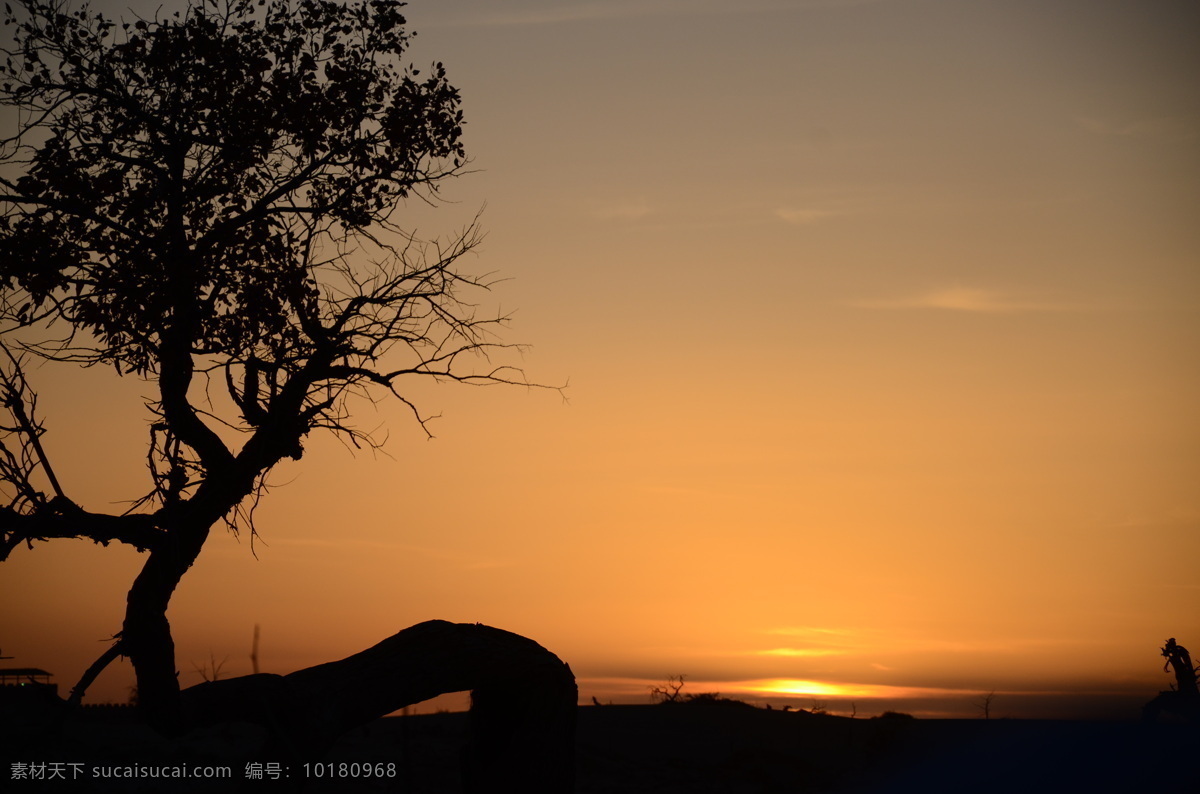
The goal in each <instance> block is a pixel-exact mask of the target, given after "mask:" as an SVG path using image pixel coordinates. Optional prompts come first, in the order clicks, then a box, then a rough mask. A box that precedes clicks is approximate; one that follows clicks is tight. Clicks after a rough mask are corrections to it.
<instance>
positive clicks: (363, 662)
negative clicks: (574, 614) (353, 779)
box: [183, 620, 578, 794]
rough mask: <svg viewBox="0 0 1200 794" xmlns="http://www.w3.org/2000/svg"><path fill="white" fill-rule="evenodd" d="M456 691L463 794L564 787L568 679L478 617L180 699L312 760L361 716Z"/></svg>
mask: <svg viewBox="0 0 1200 794" xmlns="http://www.w3.org/2000/svg"><path fill="white" fill-rule="evenodd" d="M463 691H470V692H471V693H472V697H471V714H470V725H471V735H470V738H469V744H468V747H467V754H466V758H465V760H464V763H465V768H464V770H463V771H464V781H465V783H466V790H467V791H468V792H475V791H509V790H512V791H523V792H546V793H547V794H549V793H550V792H568V791H571V790H572V788H573V785H574V734H575V731H574V727H575V703H576V700H577V697H578V690H577V688H576V685H575V676H574V675H573V674H572V673H571V669H570V668H569V667H568V666H567V665H566V664H564V663H563V662H562V661H561V660H559V658H558V657H557V656H555V655H554V654H552V653H550V652H549V651H547V650H546V649H545V648H543V647H542V646H540V645H538V644H537V643H536V642H534V641H533V640H530V639H528V638H526V637H522V636H520V635H517V634H513V633H511V632H507V631H502V630H500V629H495V628H491V627H490V626H484V625H482V624H478V623H474V624H472V623H448V622H446V621H442V620H431V621H428V622H426V623H419V624H417V625H416V626H412V627H411V628H407V629H404V630H403V631H401V632H399V633H397V634H395V635H393V636H391V637H388V638H387V639H386V640H384V641H383V642H381V643H379V644H378V645H375V646H374V647H371V648H368V649H367V650H365V651H362V652H360V653H356V654H354V655H353V656H348V657H346V658H345V659H342V660H341V661H337V662H329V663H327V664H321V665H317V666H316V667H309V668H307V669H304V670H298V671H297V672H295V673H292V674H290V675H286V676H278V675H267V674H259V675H251V676H244V677H242V678H231V679H227V680H221V681H213V682H209V683H205V684H200V685H199V686H195V687H192V688H190V689H187V690H185V691H184V692H183V699H184V709H185V714H186V719H187V720H188V721H189V723H191V724H192V725H204V724H212V723H216V722H227V721H247V722H255V723H258V724H260V725H264V726H265V727H266V728H267V729H268V730H269V731H270V732H271V733H272V735H274V736H276V737H279V739H280V740H281V741H282V743H283V744H285V745H287V746H290V748H291V749H292V751H293V752H294V753H296V754H299V755H303V756H308V757H314V756H318V755H319V754H321V753H323V752H324V751H325V750H326V749H327V748H328V747H329V746H330V745H332V743H333V742H334V741H335V740H336V739H337V738H338V737H340V736H341V735H343V734H344V733H346V732H347V731H349V730H350V729H352V728H354V727H357V726H359V725H362V724H363V723H366V722H369V721H370V720H373V719H376V718H378V717H381V716H383V715H385V714H390V713H391V712H393V711H396V710H398V709H401V708H403V707H405V706H408V705H411V704H413V703H419V702H421V701H424V700H428V699H430V698H432V697H435V696H437V695H441V694H445V693H447V692H463Z"/></svg>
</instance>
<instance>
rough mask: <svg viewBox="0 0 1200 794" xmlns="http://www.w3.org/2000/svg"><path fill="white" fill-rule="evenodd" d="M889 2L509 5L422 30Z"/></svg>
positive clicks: (688, 0)
mask: <svg viewBox="0 0 1200 794" xmlns="http://www.w3.org/2000/svg"><path fill="white" fill-rule="evenodd" d="M888 1H889V0H757V2H755V1H754V0H747V1H746V2H742V3H727V2H717V0H706V1H705V0H701V1H699V2H698V1H697V0H607V2H605V1H604V0H597V1H596V2H585V3H571V4H562V3H558V4H549V3H542V4H537V3H535V4H528V5H526V6H525V7H523V8H513V7H512V6H511V5H509V6H508V7H506V8H504V9H503V10H489V11H487V12H484V13H479V14H473V15H462V14H459V15H457V16H456V17H454V18H443V19H437V18H434V19H430V20H429V21H427V22H425V23H423V25H424V27H430V26H431V23H432V26H441V27H532V26H541V25H561V24H570V23H577V22H596V21H608V20H617V19H636V18H641V17H663V16H670V17H680V16H685V15H686V16H716V15H725V14H733V13H737V14H743V15H744V14H747V13H762V12H772V11H803V10H811V9H832V8H842V7H854V6H862V5H873V4H875V3H881V2H888Z"/></svg>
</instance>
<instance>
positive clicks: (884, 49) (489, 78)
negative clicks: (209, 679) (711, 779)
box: [0, 0, 1200, 716]
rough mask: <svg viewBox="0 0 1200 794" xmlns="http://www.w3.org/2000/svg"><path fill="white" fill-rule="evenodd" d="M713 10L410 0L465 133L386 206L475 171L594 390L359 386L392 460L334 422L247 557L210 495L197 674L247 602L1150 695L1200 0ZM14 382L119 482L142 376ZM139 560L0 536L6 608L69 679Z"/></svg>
mask: <svg viewBox="0 0 1200 794" xmlns="http://www.w3.org/2000/svg"><path fill="white" fill-rule="evenodd" d="M166 8H168V10H169V4H168V6H167V7H166ZM732 8H733V6H732V5H731V4H728V3H718V2H715V0H711V1H710V0H690V1H689V2H684V1H683V0H637V2H633V1H632V0H630V1H629V2H624V1H623V0H597V1H596V2H555V3H551V2H548V0H547V1H546V2H533V1H532V0H513V2H506V3H504V4H495V3H485V2H483V1H482V0H462V1H460V2H454V3H437V4H435V3H430V2H422V1H420V0H418V2H415V3H413V4H412V6H411V7H410V8H409V14H408V16H409V19H410V22H411V23H412V26H413V27H414V28H415V29H417V30H418V31H420V35H419V37H418V39H417V46H416V48H415V50H414V55H415V58H416V60H417V61H418V62H427V61H432V60H435V59H436V60H442V61H444V62H445V63H446V65H447V68H448V70H449V74H450V77H451V79H452V80H453V81H454V82H455V84H456V85H458V86H459V87H460V88H461V90H462V93H463V97H464V109H465V112H466V114H467V120H468V126H467V131H468V135H467V139H466V143H467V147H468V151H469V152H470V153H471V155H472V156H473V157H474V163H475V166H476V167H478V168H479V169H480V172H479V173H476V174H473V175H471V176H468V177H466V178H464V179H462V180H458V181H456V182H455V183H453V184H452V185H449V186H448V187H447V192H446V196H447V198H448V199H450V200H451V201H452V202H454V203H452V204H450V205H448V206H444V207H442V208H439V209H437V210H436V211H433V212H430V211H428V210H426V209H419V208H415V207H414V208H411V209H410V210H406V211H405V214H402V215H401V216H400V217H401V219H403V220H405V221H407V222H410V223H411V224H413V225H416V226H417V227H418V230H419V231H420V232H421V233H423V234H426V235H434V234H438V233H448V232H451V231H453V230H454V229H455V228H456V227H457V226H459V225H461V223H463V222H464V220H467V219H469V217H470V216H471V215H473V214H474V213H475V212H476V211H477V210H478V209H479V208H480V207H481V206H482V205H484V204H485V203H486V205H487V208H486V212H485V214H484V225H485V227H486V228H487V230H488V232H489V236H488V238H487V240H486V242H485V244H484V245H483V246H482V248H481V249H480V252H479V254H478V256H477V257H475V258H473V259H472V260H471V261H469V262H468V266H469V267H470V268H474V269H476V270H478V271H479V272H487V271H499V273H500V274H501V275H503V276H505V277H507V278H508V279H510V280H509V281H506V282H504V283H503V284H501V285H500V287H499V288H498V289H497V290H496V291H495V293H494V295H493V296H492V297H493V299H494V300H495V301H496V303H497V304H498V305H500V306H501V307H502V308H505V309H510V308H511V309H516V310H517V313H516V317H515V321H514V323H513V327H512V330H511V332H510V334H509V339H510V340H511V341H519V342H527V343H530V344H531V345H532V349H531V350H530V351H529V352H528V353H527V354H526V355H525V357H524V358H523V360H522V362H521V363H522V364H523V366H524V367H525V368H526V370H527V371H528V372H529V374H530V375H531V377H533V378H534V379H537V380H539V381H541V382H545V383H552V384H556V383H563V382H567V381H569V384H570V386H569V389H568V390H567V396H568V398H569V403H564V402H563V401H562V400H560V399H559V398H558V396H557V395H556V394H555V393H553V392H539V391H530V392H526V391H523V390H518V389H508V390H502V389H469V388H453V387H449V386H445V387H434V386H429V385H426V386H423V387H421V388H420V389H419V390H418V391H417V392H415V395H416V399H417V400H418V401H419V404H420V405H421V406H422V407H424V408H425V409H426V410H427V411H429V412H430V413H441V414H442V415H443V418H442V419H439V420H438V421H437V422H436V423H435V424H434V426H433V429H434V432H435V433H436V435H437V438H436V439H435V440H433V441H425V440H424V439H423V438H422V437H421V435H420V433H419V431H418V430H417V429H416V428H414V427H413V425H412V422H411V420H410V419H409V418H408V417H407V416H406V413H405V411H404V410H402V408H403V407H402V406H398V405H387V404H383V405H380V406H378V407H374V406H371V405H369V404H363V405H362V406H361V413H360V416H361V424H362V426H364V427H375V426H377V425H378V426H386V428H387V429H388V431H389V432H390V436H391V438H390V441H389V444H388V446H387V452H388V453H389V454H390V455H391V457H390V458H389V457H383V456H381V457H378V458H372V456H370V455H368V454H360V455H358V456H357V457H355V456H352V455H350V454H349V453H348V452H347V451H346V450H344V449H343V448H342V447H341V446H340V445H339V444H338V443H337V442H335V441H333V440H331V439H320V440H316V441H314V442H313V443H311V444H309V446H308V454H307V455H306V457H305V459H304V460H303V461H301V462H300V463H298V464H289V465H287V466H284V467H281V468H280V469H279V470H278V472H277V473H276V475H275V476H274V477H273V482H274V483H276V485H277V486H278V487H277V488H276V489H275V490H273V491H272V493H271V494H270V495H269V497H268V499H267V500H265V501H264V503H263V505H262V506H261V508H260V511H259V526H260V531H261V533H262V536H263V541H264V542H263V544H262V545H259V546H257V547H256V548H257V551H258V559H257V560H256V559H255V558H254V557H253V556H252V555H251V553H250V549H249V545H248V543H247V540H246V539H245V538H243V539H242V540H241V542H240V543H239V542H238V541H237V540H235V539H234V538H232V537H230V536H228V535H225V534H217V535H215V536H214V537H213V539H212V540H211V541H210V543H209V546H208V547H207V548H206V549H205V551H204V553H203V554H202V556H201V558H200V561H199V563H198V565H197V567H196V568H195V569H194V570H193V571H192V572H191V573H190V574H189V575H188V576H187V577H186V578H185V580H184V582H183V585H182V587H181V589H180V591H179V592H178V594H177V596H176V599H175V601H174V604H173V611H172V614H171V617H172V622H173V625H174V627H175V635H176V642H177V645H178V651H179V652H178V663H179V667H180V669H181V672H182V674H181V680H182V681H183V682H184V683H185V684H189V683H193V682H195V681H198V680H199V674H198V673H197V672H196V670H195V667H196V666H199V665H201V664H203V663H204V662H207V661H208V659H209V658H210V654H211V655H212V656H213V657H215V658H216V659H217V660H221V659H222V658H225V657H228V661H227V662H226V665H225V668H224V672H225V673H226V674H241V673H247V672H249V660H248V657H247V655H248V651H249V646H250V638H251V636H252V632H253V627H254V625H255V624H256V623H257V624H260V625H261V626H262V648H261V651H260V656H261V660H262V664H263V667H264V669H265V670H267V671H274V672H288V671H291V670H293V669H296V668H299V667H303V666H307V665H311V664H315V663H318V662H322V661H327V660H329V659H332V658H338V657H341V656H344V655H346V654H349V653H352V652H354V651H357V650H360V649H362V648H364V647H366V646H368V645H370V644H373V643H374V642H376V641H378V640H379V639H382V638H383V637H385V636H387V635H389V634H391V633H393V632H394V631H396V630H398V629H400V628H402V627H404V626H407V625H410V624H412V623H415V622H418V621H420V620H424V619H428V618H435V617H437V618H444V619H449V620H458V621H481V622H485V623H490V624H493V625H496V626H499V627H502V628H506V629H509V630H512V631H516V632H518V633H522V634H526V635H528V636H530V637H533V638H534V639H536V640H538V641H539V642H541V643H542V644H543V645H545V646H547V647H549V648H550V649H551V650H554V651H555V652H557V653H558V654H559V655H560V656H562V657H563V658H564V659H565V660H567V661H568V662H569V663H570V664H571V666H572V668H573V669H574V670H575V672H576V674H577V675H578V676H579V677H580V681H581V696H582V698H583V699H584V700H585V701H590V698H591V697H592V696H597V697H599V698H600V699H601V700H608V699H610V698H611V699H616V700H631V701H640V702H645V700H646V693H647V689H646V687H647V685H648V683H647V682H654V681H662V680H664V679H665V678H666V677H667V676H668V675H671V674H677V673H686V674H688V675H689V678H690V679H691V680H692V681H693V682H694V683H693V684H692V685H691V686H690V687H689V688H691V687H696V689H697V691H699V690H700V689H718V690H721V691H723V692H727V693H740V694H744V695H745V696H746V697H751V698H757V699H760V700H761V699H764V698H765V699H768V700H774V702H777V703H782V702H786V701H784V700H783V699H782V698H783V695H782V694H781V695H779V697H775V696H773V695H769V694H764V692H763V690H764V689H771V688H772V687H773V688H774V691H776V692H778V691H780V690H789V691H793V692H795V693H799V694H797V695H796V697H797V698H798V702H799V704H800V705H803V706H807V705H809V704H810V703H811V701H812V700H813V699H814V696H813V695H810V694H809V691H808V690H819V691H816V694H815V697H816V698H817V699H820V700H823V701H829V702H830V704H831V705H830V707H831V710H835V711H843V712H848V710H849V708H850V707H849V705H848V702H850V701H854V702H856V703H858V704H859V705H858V709H859V713H860V714H864V713H866V714H870V713H875V712H872V708H873V707H870V706H866V707H864V705H863V704H864V703H874V702H875V701H872V700H871V698H872V697H873V696H876V697H879V698H882V699H883V700H881V701H879V702H880V703H882V702H883V701H887V702H888V703H891V702H892V701H893V700H898V701H904V702H907V704H908V708H906V710H910V711H914V712H922V711H924V712H928V713H962V714H970V713H977V712H976V710H975V709H974V706H973V705H972V704H973V702H974V701H975V700H976V699H977V697H978V695H979V694H980V693H986V692H989V691H993V690H995V691H997V692H998V693H1000V695H999V696H998V699H997V701H996V705H995V709H996V711H997V712H1001V713H1008V714H1010V715H1011V716H1021V715H1023V714H1026V713H1029V714H1033V713H1039V714H1040V713H1049V712H1048V711H1046V710H1042V711H1039V710H1038V707H1037V706H1036V704H1035V701H1036V700H1037V699H1036V698H1035V697H1033V696H1032V695H1029V694H1028V693H1037V692H1043V693H1060V694H1059V695H1057V696H1055V697H1060V698H1061V697H1065V695H1062V694H1061V693H1075V694H1076V695H1078V698H1077V699H1076V700H1070V702H1069V703H1067V705H1062V703H1066V701H1062V702H1061V703H1060V701H1059V700H1056V699H1055V697H1051V696H1049V695H1048V696H1046V697H1045V698H1043V701H1044V702H1051V701H1053V702H1055V703H1059V705H1058V706H1055V708H1058V709H1059V711H1058V712H1055V713H1064V712H1065V711H1070V710H1071V709H1079V708H1082V706H1081V705H1080V700H1079V699H1080V698H1083V699H1086V698H1088V697H1092V696H1093V695H1094V694H1095V693H1101V694H1106V693H1107V695H1110V696H1113V697H1116V696H1117V695H1120V694H1121V693H1125V697H1126V700H1129V701H1130V702H1134V703H1137V702H1140V700H1146V699H1149V697H1150V696H1151V695H1152V694H1153V693H1154V692H1155V691H1157V690H1158V689H1160V688H1165V687H1166V684H1167V682H1168V681H1169V680H1170V679H1169V677H1168V676H1167V675H1165V674H1163V673H1162V672H1161V662H1162V660H1161V658H1160V657H1159V656H1158V648H1159V646H1161V644H1162V643H1163V641H1164V640H1165V639H1166V638H1167V637H1168V636H1176V637H1178V638H1179V640H1180V642H1181V643H1183V644H1184V645H1191V646H1192V647H1193V648H1194V649H1195V650H1197V651H1200V647H1197V646H1200V620H1198V619H1197V615H1200V571H1198V570H1197V567H1196V561H1197V559H1198V558H1200V489H1198V488H1197V487H1196V483H1197V478H1198V476H1200V421H1198V414H1197V411H1196V406H1197V405H1200V369H1198V367H1197V364H1196V362H1197V361H1198V360H1200V358H1198V357H1197V352H1198V351H1200V316H1198V311H1197V309H1198V307H1197V298H1198V297H1200V267H1198V264H1200V258H1198V257H1200V222H1198V221H1200V218H1198V217H1197V216H1198V209H1200V178H1198V177H1200V145H1198V144H1200V93H1198V92H1197V91H1196V90H1195V89H1196V75H1198V74H1200V51H1197V49H1196V47H1195V46H1194V32H1195V31H1196V30H1197V29H1200V27H1198V26H1200V12H1198V10H1197V7H1196V5H1195V4H1194V3H1189V2H1164V1H1162V0H1139V1H1138V2H1134V1H1133V0H1123V1H1122V2H1108V1H1107V0H1063V1H1062V2H1056V3H1054V4H1046V3H1042V2H1033V1H1032V0H1031V1H1030V2H1021V1H1020V0H1005V1H1004V2H972V3H962V2H958V1H957V0H942V1H938V0H924V1H921V0H876V1H874V2H871V1H870V0H843V1H839V0H812V1H810V2H804V1H803V0H794V1H789V0H748V1H747V2H745V3H739V4H737V5H736V9H737V10H736V11H733V10H731V9H732ZM32 380H33V383H34V385H35V387H36V388H38V390H39V391H40V393H41V398H42V404H43V407H44V408H45V412H46V415H47V417H48V419H49V425H50V434H49V435H48V436H47V437H46V439H45V442H46V445H47V446H48V447H49V448H50V450H51V454H53V455H55V456H56V457H57V458H58V461H59V462H58V463H57V465H58V467H59V475H60V478H61V479H62V480H64V484H65V486H66V488H67V489H68V492H69V493H72V494H74V495H75V498H76V499H78V500H79V501H81V502H83V503H84V504H85V506H87V507H89V508H91V509H109V507H108V506H109V505H111V504H112V503H114V502H117V501H119V500H122V499H128V498H131V497H134V496H136V495H138V494H139V489H140V488H142V487H143V482H142V481H143V479H144V478H145V472H144V468H143V463H142V461H143V460H144V452H143V449H142V447H141V446H140V445H141V443H142V441H143V439H144V431H143V429H142V428H143V424H144V419H145V416H144V410H143V409H142V407H141V403H140V401H139V400H138V399H137V397H138V394H139V393H140V392H141V391H144V389H145V387H144V386H141V385H139V384H137V383H135V382H115V381H114V379H113V378H111V377H110V376H109V375H108V374H107V373H104V372H89V373H85V374H82V375H81V374H77V373H71V372H68V371H62V370H59V369H51V368H44V369H42V370H39V371H37V372H35V373H33V375H32ZM85 396H86V398H85ZM93 397H94V398H95V399H96V400H97V403H95V404H93V403H91V402H89V399H87V398H93ZM100 407H103V408H104V409H105V410H111V414H110V415H111V421H107V422H101V421H98V416H99V415H100V410H99V409H100ZM138 564H139V558H138V555H137V554H136V553H134V552H132V551H130V550H127V549H116V548H110V549H100V548H93V547H91V546H90V545H89V544H85V543H83V542H59V543H57V544H53V545H48V546H42V547H39V548H37V549H35V550H34V551H33V552H26V551H18V552H14V554H13V556H12V558H11V559H10V561H9V562H8V563H6V564H4V565H3V566H0V604H3V607H2V611H0V648H2V649H3V651H4V654H5V655H12V656H15V657H17V659H16V662H15V663H19V664H22V665H29V666H39V667H45V668H47V669H51V670H52V671H53V672H55V673H56V674H57V677H58V680H59V682H60V684H61V685H62V686H63V688H64V689H66V688H69V686H70V684H71V683H73V682H74V680H75V678H77V677H78V675H79V674H80V673H81V672H82V670H83V669H84V667H86V665H87V664H88V663H89V662H90V661H91V660H92V659H93V658H95V656H97V655H98V654H99V653H100V651H101V650H102V649H103V647H104V646H103V644H102V643H101V640H103V639H104V638H105V637H107V636H109V635H110V634H111V633H112V632H114V631H116V630H117V629H118V628H119V624H120V620H121V613H122V608H123V599H124V592H125V589H126V587H127V586H128V584H129V582H130V581H131V579H132V576H133V574H134V572H135V570H136V568H137V566H138ZM131 681H132V676H131V673H130V671H129V670H128V668H127V667H124V668H116V669H114V670H113V671H111V672H110V673H107V674H106V675H105V677H104V678H102V679H101V681H100V682H99V683H98V684H97V685H96V688H95V690H94V694H95V695H96V698H97V699H108V698H118V699H119V698H123V697H124V692H125V689H126V687H128V685H129V684H130V683H131ZM780 681H791V682H796V681H808V682H816V684H820V685H821V686H823V687H834V689H824V690H822V689H821V687H820V686H809V687H808V689H807V690H806V689H805V686H799V685H794V684H771V683H769V682H780ZM806 686H807V685H806ZM838 686H840V687H843V689H840V690H839V689H836V687H838ZM873 688H878V689H873ZM836 692H845V693H848V694H847V696H846V698H845V699H844V700H845V702H843V699H840V698H839V697H838V696H837V694H836ZM1114 693H1115V694H1114ZM889 698H890V699H891V700H888V699H889ZM905 699H907V700H905ZM1006 700H1007V703H1008V704H1009V705H1008V706H1006V705H1005V703H1006ZM1114 702H1115V701H1114ZM1121 702H1122V703H1125V702H1126V701H1121ZM922 704H923V705H922ZM1006 708H1007V709H1008V711H1007V712H1005V709H1006ZM875 711H876V712H877V709H876V710H875ZM1050 711H1053V709H1051V710H1050Z"/></svg>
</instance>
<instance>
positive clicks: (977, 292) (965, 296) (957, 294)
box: [851, 287, 1076, 314]
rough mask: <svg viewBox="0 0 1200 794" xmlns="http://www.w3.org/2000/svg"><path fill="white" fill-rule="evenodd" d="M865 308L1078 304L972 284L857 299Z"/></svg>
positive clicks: (1042, 308)
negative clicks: (895, 296) (1027, 296)
mask: <svg viewBox="0 0 1200 794" xmlns="http://www.w3.org/2000/svg"><path fill="white" fill-rule="evenodd" d="M851 305H852V306H856V307H858V308H861V309H936V310H940V311H951V312H971V313H978V314H1018V313H1025V312H1059V311H1071V310H1073V309H1074V308H1076V307H1073V306H1068V305H1065V304H1061V303H1052V302H1046V301H1036V300H1028V299H1025V298H1020V297H1016V296H1013V295H1009V294H1007V293H1004V292H997V291H994V290H985V289H974V288H970V287H950V288H946V289H935V290H932V291H930V292H925V293H922V294H919V295H912V296H906V297H900V298H883V299H873V300H859V301H853V302H852V303H851Z"/></svg>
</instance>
